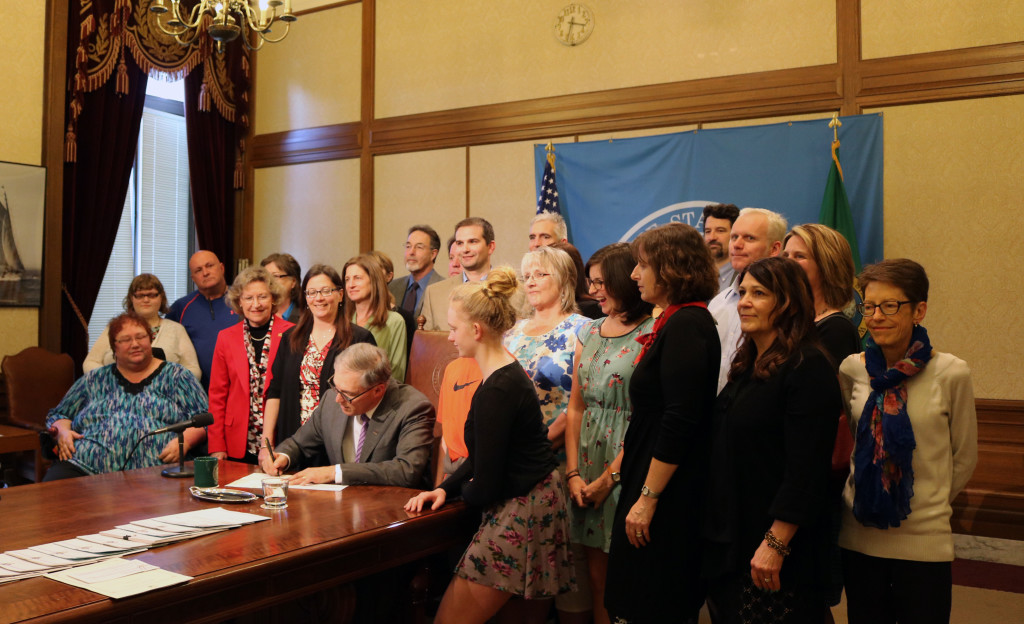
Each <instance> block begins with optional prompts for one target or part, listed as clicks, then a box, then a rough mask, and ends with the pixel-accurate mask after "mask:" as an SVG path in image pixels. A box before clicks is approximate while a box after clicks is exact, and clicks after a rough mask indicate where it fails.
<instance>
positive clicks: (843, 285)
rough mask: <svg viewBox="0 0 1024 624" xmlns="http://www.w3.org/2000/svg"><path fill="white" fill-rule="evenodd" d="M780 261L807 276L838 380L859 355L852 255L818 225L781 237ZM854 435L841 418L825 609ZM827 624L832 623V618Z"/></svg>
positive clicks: (834, 587) (835, 591)
mask: <svg viewBox="0 0 1024 624" xmlns="http://www.w3.org/2000/svg"><path fill="white" fill-rule="evenodd" d="M783 247H784V251H783V252H782V255H783V256H785V257H787V258H791V259H793V260H795V261H796V263H797V264H799V265H800V268H802V269H803V270H804V273H805V274H807V281H808V282H809V283H810V285H811V295H812V297H813V298H814V328H815V329H816V330H817V332H818V340H819V341H820V342H821V348H822V349H824V351H825V355H827V356H829V359H830V360H831V361H832V368H833V370H835V372H836V374H837V375H838V374H839V365H840V364H841V363H842V361H843V360H845V359H846V358H847V357H849V356H850V355H852V354H854V353H860V352H861V351H862V350H863V349H862V348H861V342H860V333H859V332H858V331H857V328H856V327H854V325H853V323H852V322H851V321H850V319H849V318H847V316H846V315H845V314H844V313H843V312H842V310H843V309H844V308H846V307H847V306H848V305H850V303H851V301H852V300H853V275H854V267H853V253H852V251H851V250H850V243H848V242H847V240H846V238H844V237H843V235H842V234H840V233H839V232H837V231H835V230H833V229H832V228H830V227H828V226H826V225H821V224H818V223H806V224H804V225H798V226H796V227H794V228H793V229H792V230H790V232H789V234H786V238H785V239H784V240H783ZM852 452H853V435H852V434H851V433H850V426H849V420H848V419H847V416H846V414H845V413H842V412H840V416H839V426H838V428H837V429H836V439H835V443H834V445H833V450H832V474H831V477H830V479H829V507H830V508H831V510H832V513H831V519H830V521H831V523H832V526H831V532H832V544H831V546H830V547H829V549H830V551H831V555H830V558H831V561H830V566H829V567H830V570H829V572H830V587H829V590H828V595H827V600H826V601H827V603H828V604H829V606H835V605H837V604H839V600H840V599H841V598H842V596H843V566H842V557H841V556H840V553H839V543H838V542H839V524H840V518H841V516H842V513H841V512H842V507H843V500H842V498H843V486H844V485H845V484H846V478H847V476H848V475H849V474H850V454H851V453H852ZM828 616H829V617H827V618H826V620H825V621H826V622H832V621H834V620H832V619H831V612H830V613H829V614H828Z"/></svg>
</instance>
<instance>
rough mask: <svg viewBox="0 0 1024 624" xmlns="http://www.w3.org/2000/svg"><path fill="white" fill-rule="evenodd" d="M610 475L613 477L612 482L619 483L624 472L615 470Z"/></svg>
mask: <svg viewBox="0 0 1024 624" xmlns="http://www.w3.org/2000/svg"><path fill="white" fill-rule="evenodd" d="M609 476H610V477H611V478H612V483H614V484H616V485H618V484H619V482H621V481H622V473H621V472H613V473H611V474H610V475H609Z"/></svg>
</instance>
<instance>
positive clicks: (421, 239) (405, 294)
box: [388, 225, 444, 318]
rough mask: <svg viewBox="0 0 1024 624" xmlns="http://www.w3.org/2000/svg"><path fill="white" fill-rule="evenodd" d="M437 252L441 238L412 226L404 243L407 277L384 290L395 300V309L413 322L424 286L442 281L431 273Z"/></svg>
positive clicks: (434, 233) (433, 272)
mask: <svg viewBox="0 0 1024 624" xmlns="http://www.w3.org/2000/svg"><path fill="white" fill-rule="evenodd" d="M440 250H441V238H440V237H439V236H438V235H437V232H435V231H434V228H432V227H430V226H429V225H414V226H412V227H411V228H409V237H408V238H406V239H405V268H406V269H407V270H408V271H409V275H406V276H405V277H400V278H398V279H396V280H393V281H392V282H391V283H390V284H388V290H390V291H391V294H392V295H394V297H395V305H397V306H398V307H400V308H403V309H404V310H406V311H407V312H409V313H410V314H412V316H413V318H415V317H417V316H419V314H420V309H421V308H422V307H423V293H424V292H426V290H427V286H430V285H431V284H433V283H434V282H440V281H441V280H443V279H444V277H442V276H441V275H440V274H439V273H438V272H437V271H435V270H434V261H435V260H437V254H438V252H439V251H440Z"/></svg>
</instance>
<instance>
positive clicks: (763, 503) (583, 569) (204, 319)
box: [47, 204, 977, 624]
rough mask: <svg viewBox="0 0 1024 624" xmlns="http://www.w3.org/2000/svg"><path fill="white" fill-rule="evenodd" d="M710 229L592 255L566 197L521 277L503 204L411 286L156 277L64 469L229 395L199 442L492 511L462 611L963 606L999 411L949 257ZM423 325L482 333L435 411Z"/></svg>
mask: <svg viewBox="0 0 1024 624" xmlns="http://www.w3.org/2000/svg"><path fill="white" fill-rule="evenodd" d="M702 224H703V232H701V231H698V230H697V229H695V228H693V227H691V226H688V225H684V224H681V223H672V224H669V225H664V226H660V227H655V228H652V229H648V230H646V231H644V232H642V233H641V234H640V235H639V236H637V237H636V238H635V240H633V241H632V242H631V243H612V244H610V245H607V246H605V247H602V248H601V249H599V250H597V251H596V252H595V253H594V254H593V255H591V256H590V258H588V259H586V261H585V262H584V259H583V258H582V257H581V255H580V253H579V250H577V249H576V248H575V247H574V246H572V245H571V244H570V243H569V242H568V233H567V229H566V224H565V222H564V221H563V220H562V218H561V217H560V216H559V215H557V214H552V213H541V214H538V215H537V217H536V218H535V219H533V221H532V222H531V223H530V229H529V251H528V252H527V253H526V254H525V255H524V256H523V258H522V262H521V266H520V267H519V271H515V270H513V269H511V268H509V267H496V266H493V265H492V257H493V255H494V252H495V248H496V243H495V236H494V229H493V227H492V226H491V224H490V223H489V222H487V221H486V220H485V219H481V218H478V217H470V218H467V219H464V220H462V221H460V222H459V223H458V224H456V226H455V231H454V235H453V236H452V238H451V239H449V240H448V242H447V245H446V246H445V247H442V246H441V239H440V237H439V236H438V234H437V232H436V231H435V230H434V229H433V228H431V227H429V226H426V225H415V226H413V227H412V228H410V229H409V231H408V236H407V240H406V244H405V253H404V265H405V268H406V269H407V271H408V275H406V276H403V277H400V278H398V279H395V278H394V268H393V265H392V263H391V260H390V258H388V257H387V255H386V254H383V253H381V252H379V251H374V252H370V253H364V254H361V255H358V256H355V257H353V258H351V259H350V260H349V261H348V262H346V263H345V264H344V265H343V267H342V270H341V271H340V272H338V271H337V270H335V269H334V268H333V267H331V266H329V265H326V264H315V265H313V266H312V267H310V268H309V270H308V271H307V272H306V273H305V274H304V275H303V274H302V273H301V271H300V267H299V264H298V262H296V260H295V259H294V258H293V257H292V256H290V255H289V254H286V253H276V254H272V255H270V256H268V257H267V258H265V259H264V260H263V261H262V263H261V265H260V266H252V267H248V268H246V269H244V270H242V271H241V272H240V273H239V274H238V276H237V277H236V278H235V279H234V281H233V283H232V284H231V285H230V286H228V284H227V282H226V280H225V270H224V265H223V264H222V263H221V262H220V261H219V259H218V258H217V257H216V256H215V255H214V254H213V253H211V252H209V251H201V252H198V253H197V254H195V255H194V256H193V257H192V258H191V260H190V263H189V269H190V271H191V274H192V278H193V281H194V282H195V284H196V287H197V290H196V291H195V292H194V293H192V294H190V295H187V296H185V297H183V298H181V299H179V300H178V301H176V302H174V303H173V304H172V305H168V301H167V297H166V294H165V293H164V289H163V286H162V285H161V284H160V280H159V279H158V278H157V277H156V276H153V275H148V274H143V275H140V276H138V277H136V278H135V279H134V280H133V281H132V283H131V285H130V286H129V289H128V294H127V296H126V297H125V302H124V304H125V313H124V314H121V315H120V316H118V317H117V318H115V319H114V320H113V321H112V322H111V323H110V325H109V327H108V328H107V330H106V331H105V332H104V334H103V335H102V336H101V337H100V339H99V341H97V344H96V346H95V347H94V348H93V349H92V351H91V352H90V354H89V357H88V359H87V360H86V361H85V363H84V366H83V370H84V372H85V373H86V375H85V376H83V377H81V378H80V379H79V380H78V381H76V383H75V384H74V386H73V387H72V389H71V390H70V391H69V392H68V394H67V396H66V397H65V398H64V400H63V401H62V402H61V403H60V405H58V406H57V407H56V408H54V410H52V411H51V413H50V415H49V418H48V421H47V422H48V425H49V426H50V428H51V431H52V432H53V434H54V438H55V442H56V449H55V450H56V452H57V454H58V457H59V461H57V462H56V463H54V465H53V467H52V468H51V469H50V471H49V473H48V474H47V479H49V480H52V479H58V478H69V477H75V476H82V475H88V474H96V473H99V472H107V471H113V470H123V469H125V468H138V467H144V466H153V465H157V464H159V463H168V462H174V461H177V460H178V458H179V446H178V444H177V440H176V439H174V438H173V436H172V434H161V435H155V436H149V437H146V438H145V439H144V440H143V441H142V443H141V448H140V449H138V451H134V454H132V455H130V456H129V453H130V451H131V449H132V447H134V446H135V445H136V444H137V443H138V442H139V440H140V439H141V438H142V435H143V434H144V433H145V432H147V431H150V430H154V429H156V428H159V427H162V426H164V425H167V424H172V423H176V422H180V421H183V420H186V419H187V418H188V417H190V416H191V415H193V414H195V413H197V412H202V411H206V410H209V412H210V413H211V414H212V415H213V424H212V425H211V426H209V427H207V428H206V429H201V428H199V429H196V428H194V429H189V430H187V431H186V432H185V434H184V436H185V446H184V448H185V451H186V452H187V453H189V454H190V455H194V454H198V453H208V454H210V455H213V456H215V457H220V458H223V459H232V460H236V461H243V462H248V463H251V464H257V465H259V466H260V467H261V469H262V470H263V471H265V472H266V473H267V474H279V473H282V472H286V471H287V472H293V473H295V474H294V475H293V476H292V477H291V478H292V479H294V480H295V481H296V482H297V483H307V482H309V483H345V484H353V485H359V484H379V485H397V486H403V487H411V488H417V489H421V490H423V491H422V493H420V494H418V495H416V496H414V497H413V498H411V499H410V500H409V502H408V504H407V505H406V509H407V510H408V511H409V512H411V513H418V512H422V511H423V510H425V509H438V508H440V507H441V506H443V505H445V504H446V503H447V502H448V501H451V500H452V499H456V498H459V499H461V500H463V501H465V502H466V503H467V504H468V505H470V506H473V507H477V508H479V509H480V510H481V512H482V521H481V524H480V528H479V530H478V531H477V533H476V534H475V535H474V536H473V537H472V539H471V541H470V542H469V544H468V546H467V548H466V549H465V552H463V553H462V554H461V556H460V557H459V559H458V564H457V565H456V567H455V573H454V575H453V577H452V579H451V581H450V583H449V585H448V588H447V590H446V591H445V593H444V596H443V597H442V598H441V602H440V606H439V608H438V611H437V615H436V619H435V621H436V622H439V623H446V622H487V621H488V620H490V619H491V618H492V617H495V616H498V618H499V620H500V621H513V620H514V621H517V622H545V621H547V619H548V617H549V614H550V612H551V611H552V609H554V610H556V611H557V618H558V621H559V622H563V623H567V622H590V621H593V622H597V623H605V622H630V623H634V622H635V623H644V622H669V621H673V622H694V623H695V622H697V620H698V612H699V611H700V610H701V608H702V607H703V606H705V605H706V606H707V609H708V612H709V614H710V617H711V619H712V621H713V622H715V624H722V623H726V624H732V623H737V624H738V623H741V622H801V623H803V622H808V623H811V622H813V623H819V622H829V621H831V612H830V607H832V606H834V605H836V604H838V602H839V599H840V596H841V593H842V591H843V590H844V589H845V592H846V599H847V610H848V618H849V621H850V622H853V623H858V624H859V623H875V622H883V623H884V622H892V623H896V622H901V623H902V622H948V620H949V614H950V608H951V586H952V577H951V565H950V562H951V561H952V559H953V546H952V531H951V528H950V518H951V515H952V507H951V503H952V500H953V498H954V497H955V496H956V495H957V494H958V493H959V492H960V491H961V490H962V489H963V488H964V487H965V486H966V484H967V481H968V480H969V478H970V476H971V474H972V472H973V470H974V466H975V463H976V461H977V425H976V418H975V412H974V410H975V407H974V396H973V390H972V385H971V377H970V371H969V369H968V367H967V365H966V364H965V363H964V362H963V361H962V360H960V359H958V358H956V357H955V356H953V355H950V354H948V353H944V352H940V351H937V350H934V349H933V347H932V344H931V342H930V338H929V335H928V332H927V331H926V330H925V329H924V327H923V326H922V325H921V323H922V321H923V320H924V318H925V314H926V312H927V309H928V286H929V282H928V277H927V275H926V273H925V270H924V268H923V267H921V266H920V265H919V264H917V263H916V262H914V261H912V260H909V259H889V260H883V261H881V262H878V263H876V264H873V265H870V266H868V267H866V268H864V270H863V271H861V273H860V275H859V276H855V273H856V270H855V268H854V262H853V257H852V254H851V249H850V246H849V244H848V243H847V241H846V239H845V238H844V237H843V236H842V235H841V234H839V233H838V232H836V231H835V230H833V229H831V228H828V227H826V226H823V225H819V224H804V225H798V226H795V227H793V228H792V229H789V230H788V231H787V223H786V220H785V218H784V217H783V216H782V215H780V214H778V213H775V212H772V211H769V210H765V209H760V208H744V209H742V210H740V209H739V208H737V207H736V206H733V205H723V204H714V205H710V206H708V207H707V208H706V209H705V210H704V214H703V219H702ZM443 250H447V252H448V271H447V277H446V276H445V271H444V270H443V269H442V270H441V272H440V273H439V272H437V271H435V270H434V265H435V262H436V259H437V256H438V255H439V254H441V252H442V251H443ZM442 257H443V256H442ZM858 289H859V291H858ZM858 292H859V293H860V294H859V296H857V297H856V298H855V295H857V294H858ZM857 316H859V317H860V318H862V319H863V326H864V327H865V328H866V333H865V334H864V335H863V336H862V335H861V332H860V331H858V327H857V325H855V324H854V322H853V320H852V319H853V318H855V317H857ZM417 324H419V325H421V326H422V328H423V329H425V330H428V331H445V332H448V334H449V336H448V339H449V340H450V341H451V342H452V343H453V344H454V345H455V347H456V349H457V350H458V355H459V357H458V358H457V359H456V360H454V361H453V362H452V363H451V364H449V365H448V368H447V370H446V371H445V373H444V379H443V381H442V384H441V391H440V399H439V402H438V406H437V408H436V410H435V408H434V406H433V405H432V404H431V403H430V401H429V400H428V399H427V398H426V397H425V396H424V395H423V394H421V393H420V392H419V391H417V390H415V389H414V388H412V387H411V386H408V385H406V384H404V380H405V377H406V371H407V368H408V365H409V360H408V356H409V349H410V347H411V341H412V337H413V333H414V331H415V329H416V326H417ZM435 437H440V438H441V439H442V443H441V450H440V455H441V456H440V457H439V458H435V464H436V466H437V471H436V473H434V472H431V471H430V470H429V466H430V463H431V462H430V453H431V447H432V444H433V440H434V438H435ZM271 449H273V450H274V452H273V453H272V452H271Z"/></svg>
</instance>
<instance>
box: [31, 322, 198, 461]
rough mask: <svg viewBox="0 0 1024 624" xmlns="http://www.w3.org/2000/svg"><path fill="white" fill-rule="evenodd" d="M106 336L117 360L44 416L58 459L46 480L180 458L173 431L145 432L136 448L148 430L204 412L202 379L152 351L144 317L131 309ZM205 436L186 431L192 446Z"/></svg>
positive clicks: (80, 383) (77, 385)
mask: <svg viewBox="0 0 1024 624" xmlns="http://www.w3.org/2000/svg"><path fill="white" fill-rule="evenodd" d="M107 335H108V336H109V344H110V349H111V350H112V351H113V353H114V363H113V364H109V365H107V366H103V367H101V368H98V369H96V370H95V371H94V372H93V373H92V374H89V375H86V376H85V377H81V378H79V379H78V381H76V382H75V385H73V386H71V389H70V390H68V393H67V394H66V395H64V398H63V399H62V400H61V402H60V404H59V405H57V407H55V408H53V409H52V410H50V413H49V415H48V416H47V417H46V426H47V427H49V429H50V432H51V433H52V434H53V435H54V437H55V438H56V440H57V447H56V449H55V451H56V452H57V456H58V457H59V459H60V461H58V462H55V463H54V464H53V465H52V466H51V467H50V469H49V470H48V471H47V473H46V476H45V477H44V478H43V480H44V481H56V480H58V479H68V478H72V477H82V476H86V475H91V474H99V473H103V472H115V471H118V470H124V469H126V468H144V467H147V466H156V465H158V464H160V463H161V462H163V463H168V464H170V463H175V462H177V461H178V440H177V436H175V435H174V434H171V433H164V434H160V435H155V436H150V437H148V438H145V439H144V440H143V441H142V443H141V444H140V446H139V448H138V449H137V450H135V451H134V452H132V449H133V448H134V447H135V445H136V443H138V441H139V438H141V437H142V435H143V434H145V433H146V432H147V431H152V430H154V429H160V428H162V427H166V426H168V425H173V424H175V423H179V422H182V421H185V420H188V419H189V418H191V417H192V416H194V415H195V414H198V413H200V412H205V411H206V395H205V393H204V392H203V387H202V386H201V385H199V379H198V377H197V376H196V375H193V374H192V373H190V372H189V371H187V370H185V368H184V367H182V366H180V365H178V364H175V363H173V362H165V361H163V360H158V359H156V358H154V357H153V348H152V343H153V332H152V330H151V329H150V326H149V323H148V322H147V321H146V320H145V319H143V318H142V317H141V316H139V315H138V314H136V313H135V312H125V313H124V314H121V315H119V316H117V317H115V318H114V320H112V321H111V322H110V325H108V326H107ZM205 437H206V432H205V431H204V430H203V429H202V428H199V429H196V428H193V429H188V430H186V431H185V449H186V451H187V450H188V448H189V447H191V446H194V445H195V444H198V443H200V442H202V440H203V438H205ZM129 455H131V457H130V458H129ZM129 459H130V461H128V460H129ZM126 461H127V464H126Z"/></svg>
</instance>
